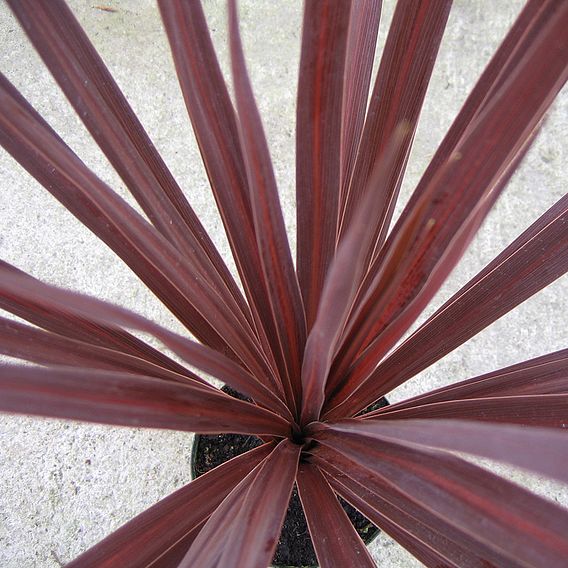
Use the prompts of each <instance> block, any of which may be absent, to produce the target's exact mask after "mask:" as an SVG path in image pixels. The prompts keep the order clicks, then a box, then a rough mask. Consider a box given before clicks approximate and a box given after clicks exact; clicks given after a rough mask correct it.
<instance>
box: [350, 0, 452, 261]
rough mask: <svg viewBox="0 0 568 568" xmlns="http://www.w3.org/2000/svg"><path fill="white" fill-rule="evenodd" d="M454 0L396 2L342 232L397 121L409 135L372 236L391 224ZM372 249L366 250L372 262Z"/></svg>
mask: <svg viewBox="0 0 568 568" xmlns="http://www.w3.org/2000/svg"><path fill="white" fill-rule="evenodd" d="M451 4H452V0H410V1H407V2H398V3H397V5H396V9H395V12H394V15H393V19H392V23H391V25H390V27H389V34H388V37H387V41H386V45H385V49H384V51H383V55H382V57H381V64H380V67H379V71H378V74H377V79H376V82H375V86H374V88H373V94H372V96H371V100H370V103H369V111H368V114H367V118H366V121H365V129H364V131H363V135H362V138H361V144H360V146H359V152H358V154H357V162H356V164H355V168H354V171H353V177H352V179H351V181H350V184H349V187H348V193H347V200H346V203H345V209H344V211H343V218H342V220H341V223H342V226H341V235H344V234H345V232H346V231H347V230H348V228H349V226H350V224H351V222H352V221H353V216H354V213H355V210H356V208H357V206H358V203H359V202H360V200H361V196H362V195H363V192H364V190H365V186H366V184H367V182H368V180H369V178H370V176H371V173H372V172H373V169H374V168H375V166H376V164H377V161H378V160H379V159H380V157H381V154H382V153H383V152H384V150H385V148H386V145H387V144H388V143H389V141H390V139H391V138H392V136H393V134H394V132H395V129H396V127H397V126H398V125H399V124H400V123H401V122H404V123H406V124H408V127H409V130H410V135H409V136H408V137H407V138H406V140H405V143H404V144H402V145H401V146H400V148H399V149H398V155H397V157H396V161H395V162H394V164H393V167H392V169H391V171H390V172H389V179H388V180H387V183H386V184H385V187H383V188H381V191H382V192H383V193H384V198H383V204H382V205H383V206H382V209H381V210H380V211H379V212H378V214H377V217H376V219H375V220H374V241H375V244H376V248H377V249H378V248H380V247H381V246H382V244H383V243H384V239H385V237H386V234H387V229H388V228H389V224H390V221H391V219H392V214H393V212H394V206H395V204H396V199H397V196H398V191H399V188H400V185H401V183H402V178H403V174H404V169H405V167H406V162H407V160H408V156H409V154H410V148H411V145H412V140H413V139H414V132H415V131H416V126H417V124H418V117H419V115H420V111H421V109H422V104H423V102H424V97H425V96H426V90H427V87H428V84H429V82H430V77H431V75H432V70H433V68H434V63H435V61H436V55H437V53H438V48H439V47H440V42H441V41H442V35H443V33H444V29H445V27H446V22H447V19H448V15H449V13H450V7H451ZM372 256H373V250H371V251H370V253H368V254H367V256H366V263H367V265H369V264H370V261H371V258H372Z"/></svg>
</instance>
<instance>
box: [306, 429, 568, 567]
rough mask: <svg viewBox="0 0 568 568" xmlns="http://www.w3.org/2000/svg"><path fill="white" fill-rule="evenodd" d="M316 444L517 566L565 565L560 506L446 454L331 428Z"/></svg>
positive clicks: (567, 540)
mask: <svg viewBox="0 0 568 568" xmlns="http://www.w3.org/2000/svg"><path fill="white" fill-rule="evenodd" d="M316 437H317V440H318V442H320V443H321V444H324V445H325V446H329V447H331V448H333V449H335V450H337V451H339V452H341V453H342V454H344V455H345V456H347V457H348V458H350V459H352V460H354V461H355V462H357V463H358V464H360V465H361V466H363V467H365V468H366V469H368V470H369V471H370V472H372V473H373V474H374V475H375V476H377V477H380V478H382V480H383V482H386V483H388V484H390V485H392V486H394V487H396V488H397V489H398V490H400V491H402V492H403V493H405V494H406V495H407V496H408V498H410V499H412V500H414V501H417V502H418V503H420V504H421V505H422V506H424V507H427V508H428V509H429V510H430V511H431V512H432V513H434V514H435V515H436V516H437V517H439V518H441V519H442V520H443V521H444V522H449V523H450V524H452V525H453V526H454V527H456V529H457V530H460V531H464V532H466V533H469V535H470V536H472V537H474V538H475V539H476V540H479V541H480V542H481V543H483V545H484V546H487V547H489V548H491V549H493V550H494V551H495V552H496V553H498V554H500V555H503V556H505V557H507V558H509V559H510V561H511V563H512V565H514V566H516V565H521V566H534V567H535V568H537V567H541V566H550V567H558V568H561V567H562V566H564V565H565V563H566V558H567V555H568V537H567V535H568V511H566V510H565V509H562V508H561V507H559V506H557V505H556V504H554V503H551V502H549V501H547V500H545V499H542V498H540V497H537V496H536V495H533V494H532V493H530V492H529V491H527V490H525V489H523V488H522V487H520V486H517V485H514V484H512V483H510V482H508V481H506V480H504V479H501V478H500V477H498V476H496V475H494V474H492V473H490V472H488V471H486V470H484V469H482V468H480V467H478V466H475V465H473V464H470V463H468V462H466V461H464V460H462V459H460V458H458V457H456V456H453V455H450V454H448V453H445V452H440V451H434V450H430V449H428V448H423V447H421V448H418V447H416V446H415V447H412V448H409V447H405V446H402V445H399V444H394V443H392V442H390V441H383V440H381V441H378V440H372V439H371V438H369V437H362V436H356V435H353V434H346V433H343V432H334V431H333V430H332V429H331V428H327V429H325V430H324V431H323V432H319V433H318V434H317V436H316Z"/></svg>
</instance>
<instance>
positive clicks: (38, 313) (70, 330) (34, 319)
mask: <svg viewBox="0 0 568 568" xmlns="http://www.w3.org/2000/svg"><path fill="white" fill-rule="evenodd" d="M1 271H4V273H12V274H18V275H19V276H21V277H25V278H27V279H29V281H30V282H36V283H38V281H37V280H36V279H35V278H33V277H32V276H30V275H29V274H26V273H25V272H22V271H21V270H19V269H18V268H16V267H14V266H12V265H10V264H8V263H7V262H4V261H3V260H1V259H0V272H1ZM39 285H40V286H41V283H39ZM41 303H42V298H41V296H39V297H38V298H37V302H34V301H31V299H29V298H28V299H26V300H25V301H19V300H18V298H17V297H15V296H12V297H10V298H8V297H6V296H3V295H1V294H0V308H2V309H3V310H6V311H7V312H10V313H12V314H14V315H16V316H18V317H20V318H22V319H25V320H26V321H29V322H30V323H33V324H34V325H37V326H38V327H41V328H43V329H46V330H48V331H52V332H54V333H57V334H59V335H63V336H65V337H68V338H70V339H77V340H79V341H84V342H86V343H90V344H91V345H98V346H101V347H107V348H109V349H113V350H115V351H120V352H121V353H128V354H129V355H134V356H135V357H139V358H141V359H144V360H145V361H149V362H151V363H154V364H155V365H158V366H160V367H163V368H165V369H169V370H170V371H174V372H175V373H179V374H180V375H185V376H188V377H191V378H194V379H197V377H196V376H195V375H194V374H193V373H192V372H191V371H188V370H187V369H185V368H184V367H182V366H181V365H180V364H179V363H176V362H175V361H174V360H172V359H170V358H169V357H167V356H166V355H164V354H163V353H162V352H161V351H158V350H157V349H154V348H153V347H151V346H150V345H148V344H147V343H144V342H143V341H142V340H140V339H138V338H137V337H135V336H134V335H131V334H130V333H127V332H126V331H124V330H122V329H119V328H116V327H113V328H111V327H108V326H104V325H100V324H97V323H94V322H93V321H91V320H88V319H86V318H80V317H71V316H69V315H68V314H66V313H64V311H62V310H60V309H58V308H57V307H56V306H54V305H51V306H50V308H49V309H45V308H44V307H42V305H41Z"/></svg>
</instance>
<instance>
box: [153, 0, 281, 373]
mask: <svg viewBox="0 0 568 568" xmlns="http://www.w3.org/2000/svg"><path fill="white" fill-rule="evenodd" d="M158 6H159V8H160V12H161V15H162V20H163V22H164V26H165V28H166V32H167V34H168V39H169V41H170V47H171V50H172V55H173V58H174V63H175V66H176V71H177V75H178V79H179V82H180V86H181V89H182V93H183V96H184V100H185V105H186V107H187V111H188V113H189V116H190V118H191V123H192V125H193V129H194V132H195V136H196V138H197V143H198V144H199V149H200V151H201V156H202V158H203V161H204V164H205V169H206V170H207V175H208V177H209V182H210V184H211V189H212V190H213V195H214V196H215V200H216V202H217V207H218V209H219V213H220V214H221V218H222V220H223V224H224V226H225V231H226V233H227V238H228V239H229V244H230V245H231V249H232V251H233V256H234V258H235V262H236V265H237V269H238V271H239V275H240V277H241V280H242V283H243V287H244V290H245V294H246V296H247V299H248V302H249V305H250V306H251V308H252V312H253V316H254V321H255V325H256V329H257V332H258V334H259V336H260V340H261V342H262V344H263V346H265V351H266V352H267V353H272V355H273V356H274V357H276V364H277V365H278V369H279V371H280V375H282V376H285V365H284V361H282V360H281V359H278V357H279V355H280V347H279V345H278V341H277V335H276V330H275V328H274V325H273V321H272V318H271V311H270V301H269V298H268V291H267V290H266V287H265V285H264V278H263V272H262V263H261V260H260V254H259V251H258V246H257V239H256V233H255V229H254V221H253V214H252V209H251V204H250V198H249V193H248V184H247V177H246V168H245V163H244V160H243V156H242V150H241V146H240V141H239V133H238V128H237V122H236V117H235V112H234V110H233V106H232V104H231V100H230V98H229V93H228V92H227V87H226V85H225V82H224V80H223V75H222V73H221V69H220V67H219V63H218V61H217V57H216V55H215V51H214V49H213V43H212V42H211V38H210V36H209V30H208V28H207V22H206V20H205V16H204V14H203V9H202V7H201V3H200V2H184V1H182V0H159V2H158Z"/></svg>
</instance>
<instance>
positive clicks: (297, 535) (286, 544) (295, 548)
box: [191, 387, 388, 568]
mask: <svg viewBox="0 0 568 568" xmlns="http://www.w3.org/2000/svg"><path fill="white" fill-rule="evenodd" d="M223 390H224V391H225V392H227V393H228V394H230V395H231V396H234V397H236V398H240V399H242V400H246V398H245V397H243V396H242V395H240V394H239V393H236V392H235V391H233V390H232V389H229V388H227V387H223ZM383 400H384V402H383V401H381V403H380V404H377V405H374V406H373V408H372V409H368V410H374V409H375V408H379V407H380V406H385V405H387V404H388V402H387V401H386V399H383ZM260 444H262V442H261V440H259V439H258V438H257V437H256V436H245V435H241V434H219V435H215V436H208V435H199V434H198V435H196V436H195V441H194V443H193V448H192V454H191V475H192V478H193V479H195V478H197V477H199V476H200V475H203V474H204V473H206V472H207V471H209V470H210V469H213V468H214V467H216V466H218V465H220V464H222V463H224V462H226V461H228V460H229V459H231V458H233V457H236V456H238V455H240V454H242V453H244V452H246V451H248V450H251V449H253V448H255V447H257V446H259V445H260ZM340 502H341V505H342V506H343V508H344V509H345V512H346V513H347V514H348V516H349V518H350V520H351V523H352V524H353V526H354V527H355V529H356V530H357V532H358V533H359V535H360V536H361V538H362V539H363V541H364V542H365V544H367V545H368V544H369V543H370V542H371V541H372V540H373V539H374V538H375V537H376V536H377V535H378V534H379V532H380V531H379V529H378V528H377V527H376V526H375V525H373V523H371V521H369V520H368V519H367V518H366V517H364V516H363V515H361V513H359V512H358V511H357V510H356V509H354V508H353V507H351V505H349V504H348V503H347V502H346V501H344V500H343V499H340ZM272 562H273V566H274V567H275V568H297V567H302V568H317V566H318V565H317V559H316V555H315V551H314V549H313V545H312V542H311V538H310V535H309V532H308V527H307V523H306V518H305V516H304V512H303V510H302V506H301V504H300V499H299V497H298V494H297V490H296V489H295V488H294V491H293V493H292V497H291V499H290V505H289V507H288V512H287V513H286V518H285V520H284V525H283V526H282V533H281V535H280V539H279V541H278V545H277V548H276V552H275V554H274V559H273V561H272Z"/></svg>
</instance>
